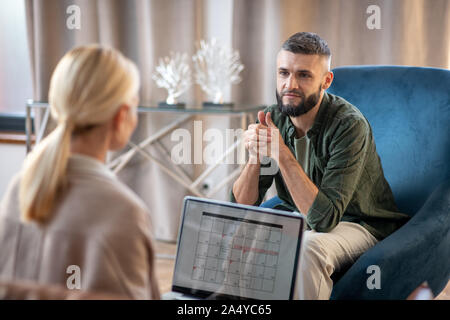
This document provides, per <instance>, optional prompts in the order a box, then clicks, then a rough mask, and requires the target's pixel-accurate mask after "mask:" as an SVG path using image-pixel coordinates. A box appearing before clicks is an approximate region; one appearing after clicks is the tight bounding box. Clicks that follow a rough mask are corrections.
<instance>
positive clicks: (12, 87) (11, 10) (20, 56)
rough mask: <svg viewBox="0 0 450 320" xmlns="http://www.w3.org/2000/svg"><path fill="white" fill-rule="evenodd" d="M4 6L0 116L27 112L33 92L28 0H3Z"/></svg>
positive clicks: (0, 35) (0, 33)
mask: <svg viewBox="0 0 450 320" xmlns="http://www.w3.org/2000/svg"><path fill="white" fill-rule="evenodd" d="M1 7H2V8H1V10H0V115H3V116H5V114H8V115H9V116H17V115H24V114H25V103H26V100H27V99H30V98H32V93H33V90H32V81H31V67H30V60H29V52H28V39H27V26H26V23H25V15H26V13H25V1H23V0H22V1H17V0H2V1H1ZM1 129H2V128H0V130H1Z"/></svg>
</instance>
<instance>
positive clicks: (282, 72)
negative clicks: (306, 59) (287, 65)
mask: <svg viewBox="0 0 450 320" xmlns="http://www.w3.org/2000/svg"><path fill="white" fill-rule="evenodd" d="M279 74H280V76H287V75H289V72H286V71H280V72H279Z"/></svg>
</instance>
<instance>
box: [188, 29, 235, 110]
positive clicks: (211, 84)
mask: <svg viewBox="0 0 450 320" xmlns="http://www.w3.org/2000/svg"><path fill="white" fill-rule="evenodd" d="M192 59H193V61H194V68H195V81H196V82H197V84H199V85H200V87H201V88H202V90H203V91H204V92H205V93H206V94H207V95H208V97H209V98H210V99H212V101H213V103H216V104H221V103H223V93H224V90H225V88H226V87H227V86H228V85H230V84H237V83H239V82H240V81H241V77H240V76H239V73H240V72H241V71H242V70H243V69H244V65H242V64H241V62H240V57H239V52H238V51H237V50H234V51H233V50H232V49H231V48H228V47H224V46H222V45H220V44H219V43H218V42H217V40H216V39H214V38H213V39H211V41H210V42H206V41H204V40H201V41H200V48H199V50H198V51H197V52H196V54H195V55H194V56H193V57H192Z"/></svg>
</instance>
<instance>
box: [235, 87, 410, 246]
mask: <svg viewBox="0 0 450 320" xmlns="http://www.w3.org/2000/svg"><path fill="white" fill-rule="evenodd" d="M268 111H270V112H271V116H272V120H273V122H274V123H275V125H276V126H277V127H278V129H279V130H280V134H281V135H282V137H283V139H284V142H285V144H286V145H287V146H288V147H289V149H290V150H291V152H292V153H293V154H294V155H295V145H294V139H295V136H296V130H295V127H294V125H293V123H292V121H291V119H290V118H289V117H288V116H285V115H283V114H282V113H281V112H280V111H279V109H278V106H277V105H274V106H270V107H268V108H266V109H265V110H264V112H265V113H266V112H268ZM307 137H308V139H310V150H309V164H308V168H309V170H308V176H309V178H310V179H311V181H312V182H313V183H314V184H315V185H316V186H317V188H318V189H319V192H318V194H317V196H316V198H315V200H314V202H313V204H312V206H311V208H310V209H309V211H308V212H307V213H306V221H307V224H308V226H309V227H310V228H311V229H314V230H316V231H318V232H329V231H331V230H332V229H333V228H334V227H335V226H336V225H337V224H338V223H339V221H349V222H355V223H359V224H360V225H362V226H363V227H364V228H366V229H367V230H368V231H369V232H370V233H371V234H372V235H373V236H374V237H376V238H377V239H378V240H381V239H383V238H385V237H387V236H388V235H389V234H391V233H392V232H394V231H395V230H396V229H398V228H399V227H400V226H401V225H403V224H404V223H405V222H406V221H407V220H408V219H409V217H408V216H407V215H405V214H402V213H399V212H398V209H397V206H396V204H395V201H394V196H393V194H392V191H391V188H390V187H389V184H388V182H387V181H386V179H385V177H384V174H383V168H382V167H381V162H380V158H379V156H378V154H377V151H376V147H375V141H374V139H373V136H372V129H371V127H370V125H369V122H368V121H367V119H366V118H365V117H364V116H363V115H362V113H361V112H360V111H359V110H358V109H357V108H356V107H354V106H353V105H352V104H350V103H349V102H348V101H346V100H344V99H343V98H340V97H338V96H335V95H333V94H330V93H327V92H325V94H324V96H323V99H322V102H321V104H320V107H319V110H318V112H317V115H316V118H315V120H314V123H313V125H312V127H311V129H310V130H308V132H307ZM261 166H264V165H261ZM266 166H268V165H266ZM274 179H275V185H276V189H277V192H278V196H279V197H280V199H281V200H282V201H283V202H282V203H281V204H279V205H277V206H276V207H275V208H276V209H282V210H288V211H298V212H299V210H298V208H297V207H296V205H295V203H294V201H293V200H292V197H291V195H290V193H289V190H288V189H287V187H286V185H285V183H284V180H283V177H282V175H281V171H279V170H278V172H277V173H275V174H273V175H260V177H259V185H258V188H259V197H258V200H257V201H256V203H255V204H254V205H255V206H258V205H260V204H261V202H262V200H263V198H264V195H265V194H266V192H267V189H268V188H269V187H270V186H271V185H272V182H273V180H274ZM231 200H232V201H233V202H236V199H235V197H234V195H233V192H231Z"/></svg>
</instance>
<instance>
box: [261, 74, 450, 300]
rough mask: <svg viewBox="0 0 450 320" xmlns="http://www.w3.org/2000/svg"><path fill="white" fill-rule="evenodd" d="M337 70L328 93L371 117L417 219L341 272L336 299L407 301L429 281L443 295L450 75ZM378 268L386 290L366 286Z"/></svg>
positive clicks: (400, 202) (449, 193)
mask: <svg viewBox="0 0 450 320" xmlns="http://www.w3.org/2000/svg"><path fill="white" fill-rule="evenodd" d="M333 72H334V80H333V84H332V86H331V87H330V88H329V89H328V91H329V92H330V93H333V94H336V95H339V96H341V97H343V98H345V99H346V100H347V101H349V102H351V103H352V104H353V105H355V106H356V107H357V108H358V109H360V110H361V112H362V113H363V114H364V115H365V117H366V118H367V119H368V120H369V122H370V124H371V126H372V129H373V134H374V138H375V142H376V145H377V151H378V154H379V155H380V158H381V161H382V165H383V170H384V173H385V176H386V179H387V180H388V181H389V184H390V185H391V188H392V191H393V193H394V196H395V199H396V203H397V206H398V208H399V209H400V211H401V212H404V213H407V214H408V215H410V216H411V217H412V218H411V219H410V220H409V221H408V222H407V223H406V224H405V225H404V226H403V227H401V228H400V229H399V230H397V231H396V232H394V233H393V234H391V235H390V236H389V237H387V238H386V239H384V240H382V241H380V242H379V243H378V244H377V245H375V246H374V247H373V248H372V249H370V250H369V251H367V252H366V253H364V254H363V255H362V256H361V257H360V258H359V259H358V260H357V261H356V262H355V263H354V264H353V265H352V266H351V267H350V269H348V270H347V271H346V272H345V273H344V274H343V275H340V278H339V279H338V280H337V281H335V285H334V287H333V292H332V295H331V299H405V298H406V297H407V296H408V295H409V294H410V293H411V292H412V291H413V290H414V289H415V288H417V287H418V286H419V285H420V284H421V283H423V282H424V281H427V282H428V285H429V286H430V288H431V290H432V291H433V293H434V294H435V295H437V294H439V292H441V291H442V289H443V288H444V287H445V285H446V284H447V282H448V281H449V277H450V165H449V163H450V126H449V125H450V71H449V70H444V69H435V68H420V67H399V66H352V67H340V68H336V69H334V70H333ZM277 201H279V199H278V200H277V199H276V198H275V199H270V200H269V201H268V202H266V203H264V204H263V206H268V207H271V206H273V205H275V204H276V202H277ZM371 265H377V266H379V268H380V275H381V278H380V279H381V282H380V283H381V288H380V289H376V288H374V289H369V288H368V286H367V280H368V278H369V277H370V276H371V273H370V272H369V273H368V270H367V268H368V267H369V266H371Z"/></svg>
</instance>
